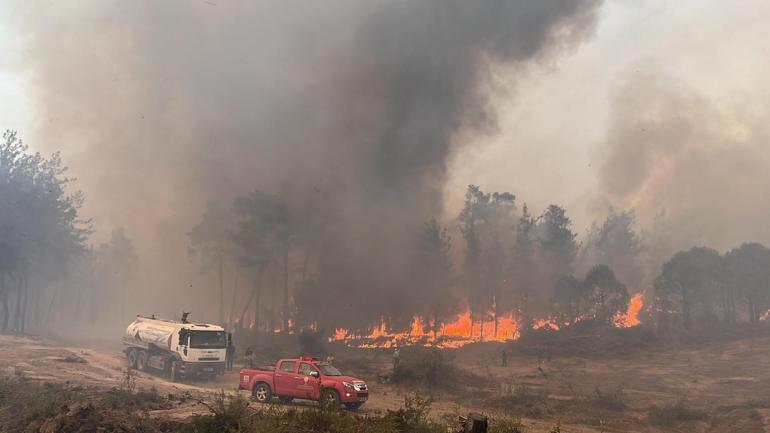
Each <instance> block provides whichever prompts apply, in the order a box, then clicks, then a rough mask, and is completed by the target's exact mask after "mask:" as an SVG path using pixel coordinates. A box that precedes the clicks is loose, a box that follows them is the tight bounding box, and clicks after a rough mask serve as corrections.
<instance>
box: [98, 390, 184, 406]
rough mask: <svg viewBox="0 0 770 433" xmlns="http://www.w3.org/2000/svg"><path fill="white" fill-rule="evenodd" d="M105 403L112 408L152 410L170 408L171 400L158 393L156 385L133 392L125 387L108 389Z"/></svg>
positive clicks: (104, 399)
mask: <svg viewBox="0 0 770 433" xmlns="http://www.w3.org/2000/svg"><path fill="white" fill-rule="evenodd" d="M102 401H103V402H104V405H105V406H106V407H108V408H110V409H125V410H129V411H137V410H138V411H150V410H160V409H170V408H171V402H170V401H169V400H168V399H167V398H165V397H163V396H161V395H160V394H158V391H157V390H156V389H155V387H153V388H150V390H149V391H145V390H140V391H138V392H131V391H128V390H126V389H124V388H122V387H121V388H113V389H111V390H109V391H107V394H105V396H104V398H103V399H102Z"/></svg>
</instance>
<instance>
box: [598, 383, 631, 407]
mask: <svg viewBox="0 0 770 433" xmlns="http://www.w3.org/2000/svg"><path fill="white" fill-rule="evenodd" d="M595 392H596V396H595V397H594V398H593V404H594V405H596V406H597V407H600V408H602V409H607V410H613V411H621V410H623V409H625V407H626V403H625V402H624V401H623V388H622V387H620V386H618V387H617V388H615V389H614V390H613V391H612V392H609V393H603V392H602V390H601V389H599V387H598V386H597V387H596V389H595Z"/></svg>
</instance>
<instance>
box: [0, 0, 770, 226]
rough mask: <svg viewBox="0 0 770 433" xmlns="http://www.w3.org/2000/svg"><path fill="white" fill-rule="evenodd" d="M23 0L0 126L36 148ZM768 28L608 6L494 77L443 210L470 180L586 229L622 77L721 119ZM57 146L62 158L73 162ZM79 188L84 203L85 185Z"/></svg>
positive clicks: (1, 40) (5, 38)
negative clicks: (568, 35) (492, 105)
mask: <svg viewBox="0 0 770 433" xmlns="http://www.w3.org/2000/svg"><path fill="white" fill-rule="evenodd" d="M21 3H22V1H21V0H19V1H18V2H14V1H6V2H2V3H0V53H2V55H0V101H2V103H0V128H2V129H3V130H4V129H16V130H19V131H20V135H21V136H22V137H24V138H25V140H26V141H27V143H28V144H30V145H31V146H32V147H33V148H34V147H35V145H36V137H38V136H41V135H43V134H41V130H42V128H45V126H46V122H45V121H44V119H41V118H39V117H38V116H37V112H38V109H39V107H36V106H35V105H34V98H32V97H30V96H29V94H30V89H29V88H28V86H29V81H30V80H28V79H27V75H26V74H27V71H26V70H25V53H24V51H23V41H24V38H25V35H26V34H28V32H34V31H35V29H34V22H33V23H31V24H26V25H25V27H24V28H19V27H17V26H15V21H14V11H15V9H16V6H18V5H19V4H21ZM768 22H770V3H768V2H767V1H764V0H735V1H724V0H690V1H684V0H679V1H670V0H610V1H608V2H606V3H605V5H604V6H603V8H602V11H601V17H600V20H599V25H598V29H597V32H596V34H595V36H594V37H593V38H592V39H590V40H589V41H588V42H587V43H586V44H583V45H581V46H580V47H578V48H577V51H576V52H575V53H573V54H572V55H567V56H560V57H559V58H558V59H557V60H556V61H555V62H554V63H552V64H542V65H537V66H532V67H530V68H529V69H528V71H527V73H526V74H525V75H526V76H525V78H523V79H522V78H521V74H517V77H518V78H517V80H518V82H517V83H515V84H516V85H515V86H514V85H513V84H514V83H512V82H510V81H511V78H509V74H506V71H505V70H499V71H497V74H498V75H497V77H496V79H497V83H496V84H498V85H499V89H495V94H497V95H502V96H500V97H499V98H497V99H498V100H497V101H496V102H497V103H498V104H499V129H498V130H497V131H496V132H494V133H490V134H489V135H487V136H479V137H473V145H472V146H469V147H464V148H463V150H461V152H460V154H459V155H457V156H456V158H455V159H454V162H453V163H452V165H451V168H450V181H449V182H448V184H447V185H446V191H447V207H448V208H449V209H450V210H453V209H457V208H458V207H459V205H460V200H461V194H462V192H463V190H464V187H465V185H467V184H469V183H475V184H479V185H481V186H482V187H483V188H484V189H485V190H489V191H493V190H508V191H511V192H514V193H515V194H516V195H517V196H518V197H519V198H520V200H522V201H527V202H529V203H530V205H531V207H533V208H534V209H535V210H536V211H539V210H540V209H542V207H544V206H545V205H547V204H548V203H559V204H563V205H565V206H566V207H567V208H568V210H569V212H570V214H571V215H572V216H573V218H574V219H575V221H576V229H577V230H578V231H579V232H581V233H582V231H583V229H584V227H586V226H587V225H588V224H589V223H590V221H591V220H592V219H593V218H594V216H595V215H596V212H597V208H601V205H599V203H601V204H602V205H603V203H604V202H602V201H601V200H598V199H597V197H596V191H597V182H598V178H599V175H598V173H597V169H598V166H599V165H600V163H601V161H600V160H601V143H602V142H603V140H604V139H605V136H606V134H607V130H608V127H609V123H610V119H609V117H610V111H611V107H612V100H613V99H612V95H613V94H614V92H615V90H616V89H617V87H618V86H619V80H620V79H621V78H620V77H624V76H627V74H629V71H631V72H630V73H633V71H634V69H635V68H638V67H641V68H647V66H648V65H650V64H654V65H655V69H656V70H659V71H662V72H663V73H664V74H665V75H666V76H667V77H671V79H672V80H676V81H677V82H678V83H682V84H683V85H686V86H687V87H688V88H689V89H691V90H692V91H693V92H696V93H697V94H699V95H701V96H702V97H703V98H705V99H706V100H707V101H709V102H708V103H709V104H713V105H714V107H716V108H715V109H717V110H721V109H722V107H728V108H726V111H728V112H729V113H730V114H728V115H726V116H727V117H730V116H732V115H736V113H738V115H739V114H740V113H741V112H743V111H744V110H747V111H749V112H752V113H757V110H759V111H763V108H762V107H761V104H762V103H763V102H764V101H766V100H768V99H767V96H768V89H769V88H770V86H768V82H767V77H768V71H770V52H769V51H770V48H768V44H767V40H770V30H768V28H767V23H768ZM30 25H31V26H32V28H30V27H29V26H30ZM640 65H641V66H640ZM510 76H511V77H512V76H513V74H510ZM119 85H120V84H119V83H117V84H116V86H119ZM508 92H509V93H508ZM763 96H764V97H763ZM756 106H758V107H759V108H756ZM737 123H738V124H740V123H741V122H740V119H739V120H738V121H737ZM739 126H740V125H739ZM48 136H50V135H48ZM48 147H50V145H49V146H48ZM61 150H62V152H63V156H64V159H65V161H67V160H68V157H69V158H71V157H72V154H69V153H68V152H67V150H68V149H67V148H63V149H61ZM72 165H73V166H76V165H77V164H72ZM95 169H97V168H95ZM72 175H74V176H75V177H77V176H78V173H77V172H74V173H72ZM80 188H82V189H83V190H84V193H85V195H86V197H87V198H88V193H89V185H87V184H81V185H80ZM597 200H598V201H597ZM623 204H625V203H622V204H618V205H623ZM96 205H98V204H94V203H89V204H88V206H96ZM113 223H114V222H111V221H104V220H102V221H97V223H96V224H97V229H99V230H100V231H102V232H103V233H104V232H108V231H109V228H111V225H112V224H113Z"/></svg>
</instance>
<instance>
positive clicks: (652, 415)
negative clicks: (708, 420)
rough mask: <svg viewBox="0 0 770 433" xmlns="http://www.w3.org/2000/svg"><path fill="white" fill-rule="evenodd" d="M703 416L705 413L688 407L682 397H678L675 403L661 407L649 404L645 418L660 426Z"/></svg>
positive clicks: (698, 418)
mask: <svg viewBox="0 0 770 433" xmlns="http://www.w3.org/2000/svg"><path fill="white" fill-rule="evenodd" d="M705 417H706V414H705V413H703V412H701V411H699V410H695V409H691V408H688V407H687V405H686V404H685V401H684V399H679V400H678V401H677V402H676V403H673V404H672V403H669V404H666V405H665V406H663V407H658V406H650V408H649V409H648V412H647V419H648V420H649V422H650V424H653V425H661V426H670V425H674V424H678V423H680V422H685V421H697V420H701V419H704V418H705Z"/></svg>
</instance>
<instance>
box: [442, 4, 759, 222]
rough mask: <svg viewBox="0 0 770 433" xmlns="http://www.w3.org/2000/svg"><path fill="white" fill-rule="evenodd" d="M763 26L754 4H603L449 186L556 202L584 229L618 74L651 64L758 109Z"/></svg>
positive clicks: (719, 98)
mask: <svg viewBox="0 0 770 433" xmlns="http://www.w3.org/2000/svg"><path fill="white" fill-rule="evenodd" d="M768 22H770V3H768V2H766V1H762V0H739V1H720V0H694V1H675V2H672V1H667V0H642V1H635V0H628V1H626V0H614V1H609V2H607V3H606V4H605V5H604V7H603V10H602V14H601V18H600V22H599V28H598V31H597V34H596V35H595V37H594V38H593V39H592V40H591V41H589V42H588V43H587V44H585V45H583V46H582V47H580V49H579V51H578V52H577V53H576V54H575V55H574V56H571V57H564V58H561V59H560V60H559V62H558V64H556V65H545V67H544V68H542V69H540V70H533V71H532V72H531V74H530V76H529V79H528V80H527V81H526V82H523V83H520V85H519V87H518V89H517V94H516V97H515V98H511V99H510V103H508V104H506V105H505V106H503V107H502V108H501V124H502V125H501V131H500V134H499V135H497V136H494V137H488V138H487V139H485V140H483V143H480V144H479V145H478V146H477V147H476V148H475V149H473V150H471V151H467V152H464V153H463V155H461V157H460V158H458V160H457V161H456V164H455V166H454V168H453V173H454V175H453V181H452V183H451V184H450V185H449V186H448V189H449V190H450V191H456V190H458V189H459V188H461V187H462V185H464V184H467V183H469V182H475V183H479V184H481V185H483V186H484V187H485V188H486V189H489V190H501V189H510V190H513V191H515V192H516V193H517V194H518V195H519V196H520V197H521V198H522V199H523V200H526V201H528V202H529V203H531V204H533V205H534V206H535V208H542V207H543V206H544V205H546V204H547V202H555V203H562V204H564V205H565V206H566V207H567V208H568V209H569V211H570V212H571V213H572V215H573V216H574V217H575V219H576V220H577V222H578V226H581V227H585V226H586V225H587V224H589V223H590V220H591V219H592V212H593V210H592V209H591V207H592V204H591V203H590V202H591V200H592V199H593V195H594V191H595V189H596V182H597V172H596V170H597V165H598V164H597V154H596V153H597V145H598V143H600V142H601V141H602V140H603V137H604V135H605V133H606V130H607V124H608V115H609V110H610V104H611V94H612V92H613V89H614V87H615V86H616V85H617V81H618V77H619V75H622V74H624V73H625V72H626V71H627V70H628V69H633V68H635V67H636V66H637V65H639V64H645V63H648V62H654V63H655V64H656V65H657V66H658V67H660V68H662V69H663V70H664V71H665V72H666V73H668V74H669V75H670V76H673V77H675V78H676V79H678V80H680V81H682V82H683V83H686V84H687V85H689V86H690V87H692V88H694V89H695V90H696V91H697V92H699V93H701V94H703V95H704V96H706V97H708V98H710V99H711V100H712V101H714V102H715V103H716V104H730V105H731V106H732V104H736V105H738V107H737V108H736V109H738V110H740V109H741V107H742V106H744V105H745V104H751V103H761V102H763V99H762V98H757V97H759V96H760V95H761V94H764V95H767V91H768V89H770V86H768V84H769V83H768V78H767V77H768V71H769V70H770V45H768V44H767V40H769V39H770V29H768V27H767V23H768ZM502 79H504V78H502ZM746 98H748V99H749V100H748V101H747V100H746ZM755 98H756V99H755ZM764 101H767V98H764ZM455 203H457V200H455ZM455 206H457V204H455Z"/></svg>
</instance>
